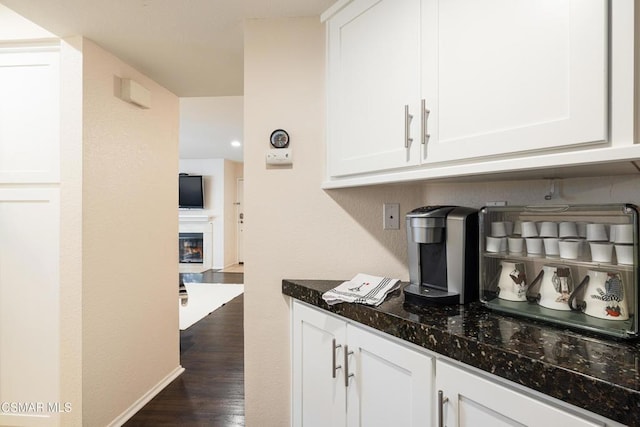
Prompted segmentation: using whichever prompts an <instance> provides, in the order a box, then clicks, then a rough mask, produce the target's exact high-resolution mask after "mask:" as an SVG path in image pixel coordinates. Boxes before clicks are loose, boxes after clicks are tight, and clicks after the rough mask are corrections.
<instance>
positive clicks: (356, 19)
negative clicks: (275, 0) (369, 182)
mask: <svg viewBox="0 0 640 427" xmlns="http://www.w3.org/2000/svg"><path fill="white" fill-rule="evenodd" d="M327 28H328V52H327V54H328V100H327V102H328V109H327V111H328V121H327V123H328V128H327V138H328V144H327V148H328V153H327V155H328V172H329V175H330V176H341V175H349V174H355V173H363V172H369V171H382V170H387V169H393V168H398V167H403V166H407V165H417V164H419V163H420V140H419V136H418V132H419V128H420V117H419V116H420V114H419V111H418V109H419V107H420V105H419V96H420V85H419V80H420V0H403V1H398V0H355V1H353V2H351V3H349V4H348V5H347V6H345V8H344V9H342V10H341V11H340V12H339V13H338V14H337V15H335V16H333V17H331V18H330V19H329V21H328V27H327ZM405 106H408V107H406V108H407V110H408V115H409V116H411V115H413V116H414V117H413V120H409V117H405ZM405 122H407V123H405ZM405 124H407V126H405ZM408 138H413V142H409V141H407V139H408Z"/></svg>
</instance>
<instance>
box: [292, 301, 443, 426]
mask: <svg viewBox="0 0 640 427" xmlns="http://www.w3.org/2000/svg"><path fill="white" fill-rule="evenodd" d="M433 364H434V359H433V358H432V357H430V356H428V355H427V354H423V353H422V352H419V351H415V350H412V349H410V348H408V347H406V346H404V345H402V344H400V343H397V342H395V341H394V340H392V339H387V338H384V337H383V336H382V335H381V334H379V333H374V332H370V331H369V330H367V329H365V328H362V327H360V326H357V325H354V324H353V323H350V322H347V321H344V320H341V319H339V318H337V317H335V316H333V315H330V314H326V313H324V312H322V311H320V310H316V309H313V308H310V307H308V306H305V305H304V304H301V303H299V302H294V305H293V425H294V426H305V427H309V426H322V427H327V426H367V427H376V426H380V427H383V426H384V427H387V426H427V425H431V424H432V423H433V422H434V420H435V418H434V417H433V416H434V413H433V411H432V408H433V406H434V405H433V403H434V398H433Z"/></svg>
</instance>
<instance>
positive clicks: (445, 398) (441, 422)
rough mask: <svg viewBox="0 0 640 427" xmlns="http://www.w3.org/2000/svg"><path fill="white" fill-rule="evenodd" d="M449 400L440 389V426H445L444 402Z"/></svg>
mask: <svg viewBox="0 0 640 427" xmlns="http://www.w3.org/2000/svg"><path fill="white" fill-rule="evenodd" d="M448 401H449V398H448V397H444V393H443V392H442V390H438V427H444V414H443V413H444V404H445V403H447V402H448Z"/></svg>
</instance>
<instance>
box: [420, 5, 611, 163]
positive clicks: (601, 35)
mask: <svg viewBox="0 0 640 427" xmlns="http://www.w3.org/2000/svg"><path fill="white" fill-rule="evenodd" d="M607 5H608V2H607V1H606V0H482V1H469V0H428V1H425V2H424V7H425V9H424V13H423V19H424V21H423V26H422V28H423V39H422V41H423V45H422V73H423V79H422V83H423V94H424V95H423V97H424V98H425V99H426V103H427V108H429V109H430V110H431V114H430V115H429V120H428V132H429V133H430V135H431V138H430V140H429V143H428V144H427V146H426V148H427V149H426V152H425V161H426V162H427V163H433V162H442V161H451V160H460V159H466V158H474V157H485V156H497V155H503V154H510V153H514V152H518V151H532V150H543V149H549V148H558V147H566V146H570V145H576V144H594V143H596V144H597V143H606V142H607V133H608V132H607V131H608V121H607V114H608V93H607V86H608V58H607V55H608V52H607V44H608V37H607V32H608V26H607V22H608V6H607Z"/></svg>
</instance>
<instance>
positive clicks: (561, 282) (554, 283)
mask: <svg viewBox="0 0 640 427" xmlns="http://www.w3.org/2000/svg"><path fill="white" fill-rule="evenodd" d="M542 273H543V276H542V282H541V284H540V290H539V292H538V304H540V305H541V306H542V307H546V308H551V309H553V310H563V311H570V310H571V308H570V307H569V296H570V295H571V292H572V291H573V279H572V277H571V268H569V267H568V266H566V265H545V266H543V267H542Z"/></svg>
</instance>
